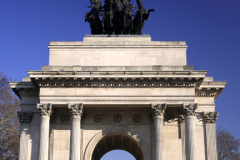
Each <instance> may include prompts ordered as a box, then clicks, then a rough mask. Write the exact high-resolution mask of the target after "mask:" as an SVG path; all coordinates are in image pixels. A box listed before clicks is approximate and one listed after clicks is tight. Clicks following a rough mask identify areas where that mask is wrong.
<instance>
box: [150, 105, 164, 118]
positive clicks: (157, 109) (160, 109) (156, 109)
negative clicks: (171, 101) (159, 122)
mask: <svg viewBox="0 0 240 160" xmlns="http://www.w3.org/2000/svg"><path fill="white" fill-rule="evenodd" d="M150 110H151V114H152V116H153V117H155V116H164V114H165V110H166V103H163V104H151V108H150Z"/></svg>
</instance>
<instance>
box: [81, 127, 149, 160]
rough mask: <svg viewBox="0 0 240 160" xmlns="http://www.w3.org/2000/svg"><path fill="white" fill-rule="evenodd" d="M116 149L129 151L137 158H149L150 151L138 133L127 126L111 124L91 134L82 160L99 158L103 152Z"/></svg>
mask: <svg viewBox="0 0 240 160" xmlns="http://www.w3.org/2000/svg"><path fill="white" fill-rule="evenodd" d="M114 143H116V144H117V145H116V144H114ZM130 143H131V146H130ZM106 145H107V146H106ZM116 149H121V150H125V151H127V152H129V153H131V154H132V155H133V156H134V157H135V158H136V159H137V160H148V159H150V158H151V157H150V151H149V149H148V148H147V146H146V144H145V142H144V141H143V139H142V138H141V136H140V135H139V134H137V133H136V132H134V131H133V130H132V129H129V128H125V127H120V126H113V127H109V128H107V129H104V130H102V131H100V132H98V133H97V134H96V135H94V136H93V138H92V139H91V140H90V142H89V143H88V145H87V147H86V150H85V152H84V160H100V158H101V157H102V156H103V155H104V154H105V153H107V152H109V151H111V150H116Z"/></svg>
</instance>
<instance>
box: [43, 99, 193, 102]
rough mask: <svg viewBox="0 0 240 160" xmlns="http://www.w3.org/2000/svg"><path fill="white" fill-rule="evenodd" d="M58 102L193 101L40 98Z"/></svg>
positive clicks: (182, 100) (188, 100)
mask: <svg viewBox="0 0 240 160" xmlns="http://www.w3.org/2000/svg"><path fill="white" fill-rule="evenodd" d="M56 101H57V102H59V101H63V102H64V101H65V102H69V101H74V102H194V100H190V99H180V100H174V99H153V100H143V99H138V100H134V99H130V100H129V99H41V102H56Z"/></svg>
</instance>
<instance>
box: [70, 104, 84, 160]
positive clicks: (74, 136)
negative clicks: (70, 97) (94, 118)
mask: <svg viewBox="0 0 240 160" xmlns="http://www.w3.org/2000/svg"><path fill="white" fill-rule="evenodd" d="M68 108H69V109H70V111H71V114H72V117H71V119H72V123H71V140H70V160H80V158H81V155H80V135H81V132H80V129H81V116H82V114H83V105H82V104H68Z"/></svg>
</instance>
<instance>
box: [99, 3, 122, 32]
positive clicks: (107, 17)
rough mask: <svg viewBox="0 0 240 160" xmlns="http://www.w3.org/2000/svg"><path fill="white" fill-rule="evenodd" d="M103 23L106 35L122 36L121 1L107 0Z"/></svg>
mask: <svg viewBox="0 0 240 160" xmlns="http://www.w3.org/2000/svg"><path fill="white" fill-rule="evenodd" d="M103 8H104V11H103V16H102V21H103V24H104V31H105V34H120V33H121V25H120V20H121V14H122V5H121V1H120V0H105V5H104V6H103Z"/></svg>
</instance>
